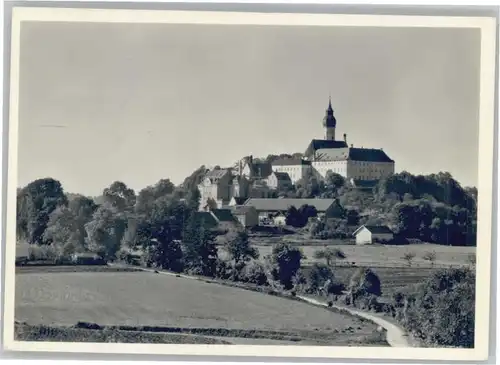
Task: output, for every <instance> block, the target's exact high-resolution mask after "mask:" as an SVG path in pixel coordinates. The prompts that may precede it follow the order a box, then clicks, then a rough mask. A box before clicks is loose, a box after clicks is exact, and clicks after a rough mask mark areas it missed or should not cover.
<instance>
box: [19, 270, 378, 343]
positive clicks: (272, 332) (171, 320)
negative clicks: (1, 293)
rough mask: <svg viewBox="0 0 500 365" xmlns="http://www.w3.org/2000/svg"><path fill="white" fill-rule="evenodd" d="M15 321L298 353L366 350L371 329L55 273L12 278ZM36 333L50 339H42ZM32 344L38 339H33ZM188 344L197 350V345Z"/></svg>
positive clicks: (277, 305) (201, 291)
mask: <svg viewBox="0 0 500 365" xmlns="http://www.w3.org/2000/svg"><path fill="white" fill-rule="evenodd" d="M42 271H43V269H42ZM15 316H16V320H17V321H18V322H25V323H28V324H30V325H45V326H74V325H75V324H76V323H78V322H90V323H97V324H99V325H101V326H105V327H106V330H107V331H108V332H107V333H108V334H110V333H113V332H112V331H115V332H114V334H113V336H115V337H116V338H118V339H120V338H124V336H125V338H129V337H127V336H131V335H130V333H131V332H130V331H136V332H139V333H144V332H156V333H168V332H176V333H179V334H189V335H196V336H198V337H199V336H206V337H207V338H212V339H219V340H220V339H221V338H225V339H226V340H229V342H231V343H242V342H241V341H239V339H241V340H244V341H246V342H245V343H248V342H249V341H250V343H252V339H255V341H258V343H259V344H261V343H263V342H264V343H269V344H273V341H274V342H275V341H293V343H294V344H304V345H311V344H316V345H356V346H358V345H363V344H368V343H370V342H374V339H373V336H374V333H376V326H375V325H374V324H371V323H369V322H366V321H364V320H361V319H358V318H354V317H351V316H348V315H345V314H340V313H335V312H332V311H329V310H326V309H323V308H317V307H314V306H311V305H308V304H306V303H302V302H299V301H293V300H289V299H285V298H280V297H275V296H270V295H265V294H261V293H256V292H252V291H247V290H242V289H238V288H231V287H226V286H222V285H217V284H208V283H205V282H201V281H196V280H190V279H185V278H179V277H174V276H166V275H161V274H154V273H144V272H92V271H90V270H89V271H87V272H64V273H61V272H59V273H55V272H35V271H34V269H33V268H26V271H24V269H20V270H18V274H17V275H16V311H15ZM19 326H21V327H19ZM24 326H26V325H24ZM123 326H126V328H124V327H123ZM144 326H149V328H145V327H144ZM18 327H19V328H20V329H21V330H22V331H21V333H24V334H25V335H24V336H27V335H26V333H27V334H29V333H31V332H30V331H35V333H39V332H40V331H39V329H37V328H35V329H34V330H33V328H31V329H30V328H29V327H28V329H26V327H22V325H18ZM123 330H125V331H129V332H126V334H127V335H124V333H123V332H116V331H123ZM37 331H38V332H37ZM54 331H55V332H54V333H55V334H56V335H57V334H58V333H59V336H60V333H61V332H57V331H69V332H67V333H71V335H72V336H74V337H75V338H78V337H79V336H80V337H81V336H82V335H81V332H78V331H76V330H75V329H74V328H73V329H63V330H61V329H59V330H58V329H57V328H56V329H54ZM75 331H76V332H75ZM87 331H95V330H87ZM109 331H111V332H109ZM43 333H45V337H47V336H48V337H50V336H49V335H47V331H45V332H43ZM63 333H65V332H63ZM92 333H93V334H94V333H95V334H94V335H93V337H94V338H98V339H100V340H101V341H106V339H105V338H103V337H102V336H103V335H102V334H99V335H98V334H97V333H99V332H92ZM40 337H41V339H42V340H43V339H44V338H43V336H42V335H41V334H40ZM56 337H57V336H56ZM84 337H85V336H84ZM125 341H126V342H130V341H131V340H130V339H128V340H125ZM151 341H152V342H161V341H164V342H168V343H180V342H179V341H181V342H184V341H185V338H184V337H181V338H179V337H176V338H175V340H172V338H170V339H169V338H166V337H164V338H161V337H155V338H153V339H151ZM172 341H173V342H172ZM196 341H198V343H199V338H197V339H196ZM238 341H239V342H238ZM375 342H376V341H375ZM193 343H194V340H193ZM370 345H374V343H371V344H370Z"/></svg>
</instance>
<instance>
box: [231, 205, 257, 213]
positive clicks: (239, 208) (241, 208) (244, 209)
mask: <svg viewBox="0 0 500 365" xmlns="http://www.w3.org/2000/svg"><path fill="white" fill-rule="evenodd" d="M254 209H255V208H254V207H253V206H250V205H236V206H233V207H231V210H232V212H233V215H241V214H246V213H248V212H249V211H252V210H254Z"/></svg>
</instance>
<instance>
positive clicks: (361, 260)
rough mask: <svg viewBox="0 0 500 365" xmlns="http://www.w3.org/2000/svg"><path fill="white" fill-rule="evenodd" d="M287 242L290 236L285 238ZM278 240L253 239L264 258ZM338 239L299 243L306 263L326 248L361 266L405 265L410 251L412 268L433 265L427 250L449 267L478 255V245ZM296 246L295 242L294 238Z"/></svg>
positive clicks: (463, 263)
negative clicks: (370, 242) (354, 242)
mask: <svg viewBox="0 0 500 365" xmlns="http://www.w3.org/2000/svg"><path fill="white" fill-rule="evenodd" d="M283 240H284V241H287V239H286V238H285V239H283ZM275 241H276V240H272V241H267V242H266V240H265V239H261V238H259V239H257V240H253V242H252V243H253V244H254V245H255V247H257V248H258V250H259V253H260V256H261V257H264V256H266V255H270V254H271V251H272V244H274V243H276V242H275ZM338 242H339V241H334V242H333V243H331V242H328V241H323V242H318V241H314V242H313V243H312V244H306V243H302V244H297V243H295V244H297V246H298V247H300V249H301V250H302V252H303V253H304V255H305V256H306V259H305V260H304V261H303V263H304V264H305V265H310V264H312V263H314V262H317V261H318V260H316V259H315V258H314V252H316V251H317V250H321V249H323V248H325V247H328V248H332V249H335V248H338V249H340V250H342V251H343V252H344V253H345V254H346V256H347V258H346V259H345V260H341V261H339V264H342V263H344V264H346V263H351V264H352V263H354V264H355V265H358V266H374V267H390V266H392V267H394V266H406V265H407V264H408V263H407V262H406V261H405V260H404V259H403V255H405V253H408V252H412V253H414V254H415V258H414V259H413V262H412V266H413V267H430V266H431V264H430V263H429V262H428V261H426V260H424V258H423V256H424V255H425V254H426V253H427V252H435V254H436V261H435V262H434V266H436V267H438V266H439V267H449V266H457V265H467V264H469V256H470V255H475V253H476V248H475V247H459V246H442V245H435V244H411V245H401V246H393V245H352V244H349V245H347V244H338ZM291 244H292V245H294V242H293V241H291Z"/></svg>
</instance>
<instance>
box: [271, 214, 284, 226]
mask: <svg viewBox="0 0 500 365" xmlns="http://www.w3.org/2000/svg"><path fill="white" fill-rule="evenodd" d="M273 223H274V225H275V226H278V227H283V226H286V215H285V214H283V213H278V214H276V215H275V216H274V217H273Z"/></svg>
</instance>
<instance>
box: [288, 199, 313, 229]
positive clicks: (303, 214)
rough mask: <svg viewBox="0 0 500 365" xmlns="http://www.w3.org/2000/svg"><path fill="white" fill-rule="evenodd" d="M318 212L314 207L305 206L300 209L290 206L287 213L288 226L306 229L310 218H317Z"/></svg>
mask: <svg viewBox="0 0 500 365" xmlns="http://www.w3.org/2000/svg"><path fill="white" fill-rule="evenodd" d="M317 215H318V212H317V211H316V208H315V207H314V206H312V205H307V204H304V205H303V206H301V207H300V208H299V209H297V208H295V206H290V207H289V208H288V211H287V213H286V224H287V225H289V226H292V227H296V228H301V227H304V226H305V225H306V224H307V222H308V221H309V218H311V217H316V216H317Z"/></svg>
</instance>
